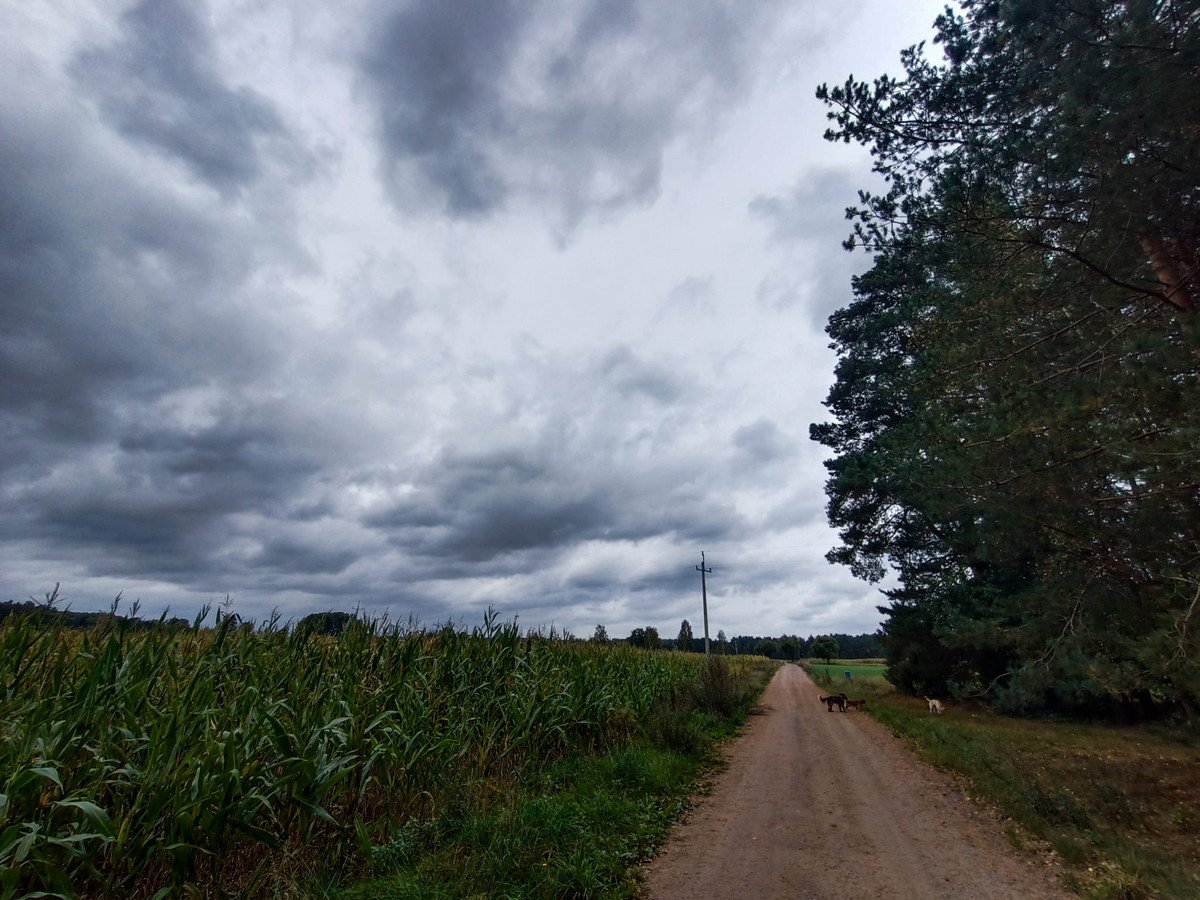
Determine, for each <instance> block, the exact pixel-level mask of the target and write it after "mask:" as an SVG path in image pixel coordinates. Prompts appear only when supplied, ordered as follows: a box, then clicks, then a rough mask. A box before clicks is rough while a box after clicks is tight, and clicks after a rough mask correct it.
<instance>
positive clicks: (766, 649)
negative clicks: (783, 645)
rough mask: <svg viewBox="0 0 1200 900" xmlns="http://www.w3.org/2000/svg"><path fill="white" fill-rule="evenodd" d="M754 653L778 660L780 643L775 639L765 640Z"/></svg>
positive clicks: (760, 642)
mask: <svg viewBox="0 0 1200 900" xmlns="http://www.w3.org/2000/svg"><path fill="white" fill-rule="evenodd" d="M753 652H755V653H758V654H760V655H762V656H769V657H771V658H772V659H776V658H778V656H779V642H778V641H777V640H775V639H774V638H763V639H762V640H761V641H759V642H758V646H757V647H755V648H754V651H753Z"/></svg>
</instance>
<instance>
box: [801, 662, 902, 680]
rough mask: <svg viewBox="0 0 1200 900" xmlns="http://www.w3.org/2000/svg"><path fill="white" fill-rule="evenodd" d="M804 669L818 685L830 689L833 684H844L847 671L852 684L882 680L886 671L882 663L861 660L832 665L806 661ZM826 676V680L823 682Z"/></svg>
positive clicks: (833, 663)
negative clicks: (873, 679) (866, 680)
mask: <svg viewBox="0 0 1200 900" xmlns="http://www.w3.org/2000/svg"><path fill="white" fill-rule="evenodd" d="M804 669H805V671H806V672H808V673H809V674H810V675H812V676H813V677H814V678H816V679H817V680H818V683H820V684H822V685H824V686H826V687H832V686H833V685H834V684H845V683H846V675H845V673H846V672H847V671H849V672H850V678H851V680H852V681H854V682H858V681H861V680H863V679H868V678H879V679H882V678H883V673H884V672H885V671H887V666H886V665H884V664H883V663H877V662H874V661H864V660H861V659H847V660H837V661H835V662H832V663H824V662H818V661H817V660H812V659H810V660H806V661H805V662H804ZM825 676H828V680H827V681H826V680H824V679H825Z"/></svg>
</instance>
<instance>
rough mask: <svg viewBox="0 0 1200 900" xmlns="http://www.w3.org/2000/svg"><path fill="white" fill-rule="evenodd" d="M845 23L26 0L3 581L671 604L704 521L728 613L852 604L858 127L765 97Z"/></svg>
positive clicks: (461, 6)
mask: <svg viewBox="0 0 1200 900" xmlns="http://www.w3.org/2000/svg"><path fill="white" fill-rule="evenodd" d="M922 18H932V14H931V15H929V16H928V17H922ZM835 21H836V20H835V19H834V17H833V16H831V15H829V14H828V13H826V12H824V11H823V7H821V6H820V5H819V4H815V3H814V4H811V5H809V4H803V5H801V7H797V6H796V5H795V4H784V3H773V2H771V3H756V4H743V3H734V2H718V0H706V2H702V3H695V4H687V5H680V4H674V3H667V2H652V3H641V2H639V3H634V2H632V0H630V2H600V0H595V2H583V0H575V2H567V3H551V2H544V3H524V2H523V3H515V2H514V3H508V2H492V0H487V2H484V0H458V2H444V0H437V2H434V0H428V2H408V3H402V4H393V3H386V4H385V3H374V2H362V3H356V4H348V5H346V6H345V7H344V8H343V7H339V8H338V10H336V11H334V10H332V9H331V8H326V7H324V6H317V5H312V7H311V8H309V9H303V8H300V7H294V6H288V5H284V4H275V3H273V2H270V0H268V2H264V3H260V4H254V5H250V6H247V5H245V4H237V3H233V2H232V0H229V2H211V3H208V4H205V3H197V2H188V3H184V2H182V0H142V2H138V3H132V4H128V3H113V2H100V0H97V2H96V4H95V6H94V7H93V8H89V9H86V10H82V11H75V12H73V13H72V15H70V16H68V15H66V14H65V13H64V14H61V16H59V17H56V15H55V13H54V12H53V11H43V12H41V13H36V12H34V11H32V9H30V10H22V9H18V8H17V7H16V6H10V7H8V8H7V9H6V11H5V12H3V13H0V24H3V25H4V26H5V27H4V28H3V29H0V34H2V35H3V37H0V50H2V51H3V52H0V72H3V74H4V75H5V76H6V78H7V80H8V83H9V84H21V85H22V90H20V91H10V92H8V93H6V94H5V95H4V96H3V97H0V170H2V171H4V172H5V176H4V178H3V180H0V296H2V297H3V304H2V306H0V434H3V441H0V592H2V594H3V597H4V598H5V599H22V598H24V597H26V596H29V595H38V594H41V593H42V592H44V591H46V590H48V589H49V588H50V587H52V586H53V584H54V583H55V582H62V583H63V586H64V592H65V593H66V594H67V595H68V596H69V597H72V598H73V600H74V602H75V604H76V606H78V607H80V608H95V607H97V606H100V605H103V604H106V603H107V601H108V600H109V599H111V597H112V596H114V595H115V594H116V593H118V592H123V594H124V596H126V597H128V598H133V597H140V598H141V599H142V601H143V604H144V607H146V608H148V609H151V610H154V609H159V608H162V607H166V606H171V607H173V609H174V610H175V611H176V612H177V613H179V614H184V615H190V614H191V613H192V612H193V611H194V610H195V609H196V608H197V607H198V606H199V605H200V604H202V603H204V602H206V601H209V600H212V599H220V598H221V597H223V596H225V595H226V594H229V595H232V597H233V598H234V603H235V608H237V609H238V610H239V611H240V612H242V613H243V614H245V615H250V616H253V617H261V616H264V615H266V614H268V613H269V611H270V610H271V609H272V608H278V609H279V610H280V611H281V612H282V613H283V614H284V616H285V617H293V616H299V615H303V614H305V613H307V612H311V611H315V610H323V609H330V608H343V609H346V608H353V607H355V606H361V607H363V608H365V609H367V610H368V611H371V612H375V613H379V612H384V611H387V612H389V613H390V614H392V615H394V616H399V617H401V618H405V617H407V616H408V615H410V614H411V615H415V616H416V617H418V618H419V619H421V620H422V621H425V622H434V621H445V620H456V621H458V620H466V621H468V622H472V621H475V620H477V618H478V615H479V614H480V612H481V611H482V610H483V609H485V608H486V607H487V606H489V605H492V606H495V607H496V608H497V609H499V610H500V611H501V613H502V614H503V615H505V616H519V617H520V621H521V622H522V623H523V624H526V625H529V626H532V627H538V626H546V625H550V624H554V625H557V626H559V627H567V628H570V629H574V630H575V631H576V633H582V634H587V633H590V630H591V627H592V625H594V624H597V623H602V624H605V625H606V626H607V627H608V629H609V632H610V633H611V634H621V633H627V629H629V628H631V627H633V626H635V625H645V624H654V625H656V626H658V627H660V628H661V629H667V632H664V633H673V631H674V629H675V628H676V627H677V626H678V621H679V619H680V618H683V617H688V618H691V619H692V620H693V621H695V620H697V619H698V614H697V611H696V609H695V606H696V603H697V597H696V594H697V593H698V585H696V584H695V582H696V581H697V580H698V579H697V578H696V574H697V573H696V572H695V570H694V566H695V564H696V563H697V562H698V561H699V552H700V550H702V549H703V550H705V551H706V552H707V553H708V557H707V558H708V560H709V562H710V564H712V565H713V567H714V568H715V569H716V572H715V573H714V576H713V579H712V581H713V583H712V585H711V587H712V590H713V596H712V598H711V600H712V605H713V611H714V615H713V621H714V624H713V629H714V632H715V630H716V628H718V627H720V628H723V629H724V630H725V631H726V632H727V633H730V634H733V633H780V632H783V631H791V632H802V633H815V632H819V631H823V630H842V631H858V630H869V629H873V628H874V625H875V623H876V622H877V621H878V616H877V614H876V613H875V611H874V609H873V603H874V592H873V591H872V589H870V588H869V587H866V586H863V585H859V584H856V583H855V582H853V581H851V580H850V579H849V577H848V576H847V575H846V574H845V573H842V572H839V571H838V570H835V569H831V568H830V567H828V566H827V564H826V563H825V562H824V561H823V558H822V555H823V553H824V551H825V550H826V549H827V548H828V546H829V545H830V544H831V542H832V540H833V536H832V535H831V534H830V533H829V531H828V529H827V528H826V526H825V524H824V519H823V509H822V506H823V497H822V492H821V483H822V479H823V472H822V469H821V466H820V449H819V448H816V447H813V446H811V445H810V444H809V442H808V441H807V440H806V437H805V435H806V433H807V425H808V422H809V421H811V420H813V419H814V418H818V417H820V416H821V408H820V400H821V398H822V397H823V395H824V393H825V390H826V388H827V385H828V383H829V380H830V377H831V375H830V371H831V365H832V362H831V360H830V358H829V356H828V351H827V350H826V349H825V341H824V338H823V337H822V335H821V334H820V329H821V326H822V324H823V321H824V318H825V316H826V315H827V314H828V311H829V310H831V309H833V308H835V307H836V306H837V305H839V304H840V303H842V302H845V300H846V299H847V297H848V277H849V274H850V273H851V272H852V271H854V266H855V265H856V263H855V261H854V260H853V259H850V258H843V257H842V256H841V255H840V251H839V250H838V249H837V248H838V244H839V242H840V240H841V238H842V236H843V233H844V231H845V225H844V223H843V222H842V221H841V209H842V207H843V206H844V205H845V204H846V203H849V202H852V201H853V189H854V187H855V186H856V185H857V183H858V182H857V181H856V179H857V177H858V176H856V175H855V174H853V173H852V170H851V168H850V167H851V166H853V165H856V164H858V163H857V162H856V160H854V159H852V158H846V159H844V160H840V161H836V162H831V161H829V159H824V158H821V157H819V156H817V155H816V154H818V153H826V152H827V151H825V150H824V148H822V147H821V145H820V141H819V130H817V131H816V133H814V134H811V135H808V134H807V129H809V128H810V124H811V122H810V120H811V121H816V120H819V117H820V111H819V110H816V109H815V108H810V109H809V111H808V112H807V113H805V116H801V117H797V121H796V122H790V121H787V120H785V118H784V117H782V116H780V115H779V114H778V109H779V108H780V105H781V104H784V105H786V104H787V103H794V104H795V105H796V106H801V105H804V106H806V107H812V106H813V104H812V101H811V100H810V97H811V90H812V86H813V84H815V82H816V81H818V80H822V79H834V78H840V77H842V74H843V73H842V71H841V69H840V68H833V69H832V70H830V71H828V72H825V71H822V72H821V73H820V74H819V75H818V74H815V72H814V71H813V70H812V69H811V68H808V67H806V65H807V64H806V62H805V61H806V60H809V59H810V58H811V60H813V62H812V65H816V62H817V61H820V60H824V61H825V63H826V64H829V61H830V59H831V57H836V54H835V53H834V49H835V48H836V47H837V46H839V45H838V40H839V38H838V37H837V34H836V32H835V31H834V30H833V23H834V22H835ZM915 34H916V36H919V31H917V32H915ZM886 39H887V40H890V39H891V37H890V36H889V37H887V38H886ZM880 40H881V41H882V40H885V38H882V37H881V38H880ZM896 49H897V50H898V49H899V45H897V47H896ZM894 58H895V53H894V52H892V53H891V54H890V56H889V57H888V58H887V59H886V60H880V61H879V67H880V68H882V67H883V66H884V65H885V64H887V63H890V61H891V59H894ZM805 117H807V118H805ZM801 128H803V129H805V131H801V130H800V129H801ZM806 147H807V148H809V149H805V148H806ZM805 154H810V155H811V159H806V158H805ZM839 166H840V168H839Z"/></svg>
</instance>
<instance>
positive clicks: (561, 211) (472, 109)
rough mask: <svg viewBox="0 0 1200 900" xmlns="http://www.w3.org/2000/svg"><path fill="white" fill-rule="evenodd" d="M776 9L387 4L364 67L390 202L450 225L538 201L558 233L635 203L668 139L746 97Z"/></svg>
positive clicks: (658, 170)
mask: <svg viewBox="0 0 1200 900" xmlns="http://www.w3.org/2000/svg"><path fill="white" fill-rule="evenodd" d="M780 6H781V5H780V4H775V3H755V4H740V3H733V2H725V0H705V2H695V3H688V4H686V5H680V4H676V3H670V2H652V3H634V2H632V0H620V2H611V0H590V2H585V0H577V2H569V3H557V2H538V3H524V2H522V3H516V2H503V0H502V2H493V0H451V2H447V0H411V2H407V3H403V4H401V5H399V6H398V7H396V6H394V5H391V4H389V5H387V6H386V7H384V8H383V11H382V12H381V13H380V14H379V15H380V24H379V27H378V28H377V29H376V31H375V33H374V36H373V39H372V41H371V44H370V46H369V48H368V49H367V51H366V53H365V54H364V56H363V59H362V72H363V76H364V79H365V83H366V85H367V87H368V90H369V95H370V96H371V98H372V100H373V102H374V105H375V109H376V115H377V117H378V121H379V129H380V134H381V138H382V149H383V155H384V163H383V171H384V177H385V180H386V181H387V183H388V185H389V187H390V188H391V191H392V195H393V198H394V199H395V200H396V202H397V203H398V204H400V205H401V207H402V208H406V209H410V208H413V207H414V206H416V205H424V204H430V203H431V204H432V205H433V206H434V207H435V208H438V209H440V210H443V211H445V212H448V213H450V214H451V215H454V216H461V217H478V216H483V215H487V214H491V213H494V212H496V211H498V210H500V209H501V208H503V207H505V206H506V205H508V204H510V203H511V202H513V201H514V200H520V201H529V200H531V199H534V200H537V201H540V202H542V203H544V204H546V205H548V206H549V207H551V208H552V209H554V210H556V211H557V212H556V215H555V216H554V218H555V220H556V221H555V222H554V224H555V225H556V226H557V227H561V228H563V229H565V230H566V231H570V230H571V229H572V228H574V227H575V225H576V224H578V223H579V222H580V221H582V220H584V219H585V218H588V217H591V216H597V215H599V216H603V215H606V214H608V213H611V212H614V211H617V210H621V209H624V208H627V207H630V206H637V205H639V204H645V203H647V202H649V201H651V200H653V199H654V198H655V197H656V196H657V194H658V191H659V185H660V180H661V175H662V165H663V155H664V152H665V151H666V149H667V148H668V146H669V145H670V144H671V143H672V141H674V140H676V139H679V138H680V137H681V136H682V135H685V134H688V133H694V132H695V131H696V130H697V129H699V128H702V127H703V126H704V125H705V124H706V123H707V121H708V120H709V119H710V118H711V117H713V116H716V115H719V114H720V113H721V112H722V110H723V108H724V107H725V106H727V105H728V104H729V103H731V102H732V101H733V100H734V99H736V98H737V97H740V96H741V95H742V94H743V93H744V92H745V90H746V89H747V86H748V84H749V82H750V80H751V78H752V74H751V73H752V72H753V71H754V68H753V64H754V63H755V62H756V61H757V60H756V54H757V53H759V52H761V46H762V44H761V39H762V36H763V29H764V28H766V27H769V24H770V23H771V22H772V21H773V18H774V16H775V15H776V13H777V9H778V8H780Z"/></svg>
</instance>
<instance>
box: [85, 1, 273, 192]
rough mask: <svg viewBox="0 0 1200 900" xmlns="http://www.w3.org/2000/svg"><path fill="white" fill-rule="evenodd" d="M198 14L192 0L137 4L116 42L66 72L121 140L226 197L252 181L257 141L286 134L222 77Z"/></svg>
mask: <svg viewBox="0 0 1200 900" xmlns="http://www.w3.org/2000/svg"><path fill="white" fill-rule="evenodd" d="M203 13H204V6H203V5H202V4H201V3H199V2H197V0H142V2H141V3H139V4H138V5H137V6H135V7H133V8H132V9H131V10H129V11H128V12H127V13H125V15H124V16H123V17H122V19H121V25H122V30H121V37H120V38H119V39H118V40H117V41H116V42H115V43H113V44H111V45H109V46H104V47H96V48H92V49H89V50H86V51H84V52H83V53H81V54H80V55H79V57H78V58H77V59H76V61H75V65H74V67H73V68H74V74H75V77H76V80H77V83H78V84H79V86H80V87H81V88H82V89H83V90H84V92H85V93H88V94H90V95H92V96H94V97H95V98H96V101H97V102H98V104H99V106H100V110H101V113H102V114H103V116H104V118H105V119H106V120H107V121H109V122H110V123H111V124H112V125H113V126H114V127H115V128H117V129H118V130H119V131H120V132H121V133H122V134H123V135H125V136H126V137H129V138H132V139H133V140H136V141H139V142H141V143H144V144H146V145H148V146H150V147H153V148H154V149H155V150H157V151H158V152H160V153H162V154H164V155H165V156H167V157H170V158H172V159H175V160H178V161H179V162H181V163H182V164H183V165H185V166H186V167H187V168H188V169H189V170H190V171H191V172H192V174H193V175H195V176H196V177H198V178H200V179H201V180H202V181H204V182H205V183H206V184H209V185H211V186H212V187H214V188H215V189H216V190H218V191H220V192H221V193H222V194H226V195H231V194H234V193H236V192H237V191H238V190H239V189H241V188H242V187H244V186H245V185H247V184H249V183H250V182H253V181H254V180H255V179H256V178H257V177H258V176H259V174H260V172H261V170H262V168H263V160H262V158H261V153H260V150H259V144H260V142H261V141H263V140H265V139H272V138H275V139H279V138H283V137H284V135H285V130H284V127H283V124H282V122H281V120H280V117H279V115H278V113H277V112H276V111H275V109H274V107H273V106H272V105H271V104H270V103H269V102H268V101H267V100H266V98H264V97H263V96H262V95H261V94H259V93H257V92H256V91H254V90H253V89H251V88H248V87H232V86H230V85H229V84H228V83H227V82H226V80H225V79H224V78H223V77H222V74H221V72H220V70H219V69H218V67H217V64H216V60H215V47H214V44H213V40H212V36H211V35H210V34H209V31H208V29H207V27H206V25H205V23H204V21H203V19H202V16H203Z"/></svg>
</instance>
